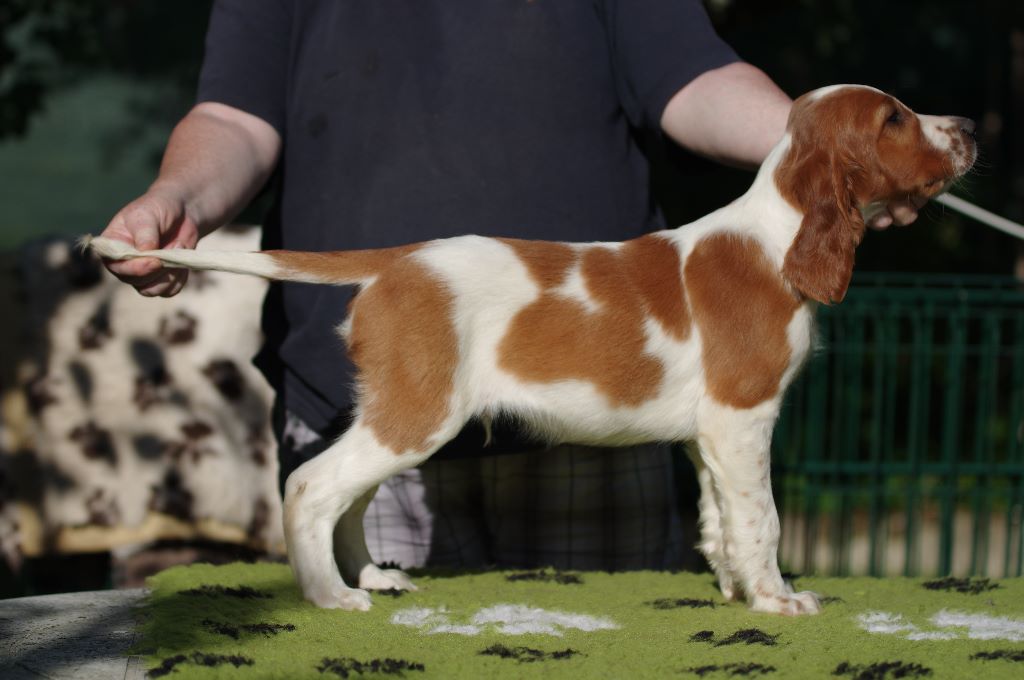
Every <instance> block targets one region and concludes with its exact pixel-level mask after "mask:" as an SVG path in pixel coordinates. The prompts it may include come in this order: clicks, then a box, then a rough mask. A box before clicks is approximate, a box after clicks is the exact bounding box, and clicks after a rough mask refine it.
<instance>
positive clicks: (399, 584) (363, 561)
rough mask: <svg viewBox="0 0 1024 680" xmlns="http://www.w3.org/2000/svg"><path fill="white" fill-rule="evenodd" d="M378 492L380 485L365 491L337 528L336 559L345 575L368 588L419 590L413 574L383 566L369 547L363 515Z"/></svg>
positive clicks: (335, 531)
mask: <svg viewBox="0 0 1024 680" xmlns="http://www.w3.org/2000/svg"><path fill="white" fill-rule="evenodd" d="M376 493H377V487H376V486H374V487H373V488H372V489H370V490H369V491H367V492H366V493H365V494H363V495H362V496H361V497H360V498H359V499H358V500H357V501H356V502H355V503H353V504H352V507H351V508H349V509H348V511H347V512H345V514H343V515H342V516H341V519H340V520H338V524H337V526H335V527H334V559H335V561H336V562H337V563H338V568H339V569H340V570H341V574H342V578H344V579H348V580H349V581H350V582H355V583H358V584H359V587H360V588H363V589H366V590H416V586H415V585H413V582H412V581H411V580H410V579H409V576H408V575H407V574H406V573H405V572H403V571H401V570H399V569H381V568H380V567H378V566H377V565H376V564H374V562H373V558H372V557H371V556H370V551H369V550H368V549H367V548H366V536H365V534H364V532H363V515H364V514H365V513H366V508H367V506H368V505H369V504H370V501H371V500H373V496H374V494H376Z"/></svg>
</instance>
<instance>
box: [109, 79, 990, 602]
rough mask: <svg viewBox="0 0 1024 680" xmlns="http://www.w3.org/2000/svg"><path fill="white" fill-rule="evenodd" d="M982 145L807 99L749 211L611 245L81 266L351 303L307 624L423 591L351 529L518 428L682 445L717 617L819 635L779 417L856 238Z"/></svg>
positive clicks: (307, 516)
mask: <svg viewBox="0 0 1024 680" xmlns="http://www.w3.org/2000/svg"><path fill="white" fill-rule="evenodd" d="M973 131H974V124H973V123H972V122H971V121H969V120H966V119H963V118H953V117H933V116H919V115H917V114H915V113H913V112H912V111H910V110H909V109H908V108H907V107H906V106H904V105H903V104H901V103H900V102H898V101H897V100H896V99H894V98H893V97H891V96H889V95H887V94H885V93H882V92H879V91H877V90H874V89H871V88H866V87H860V86H836V87H830V88H825V89H821V90H817V91H815V92H812V93H810V94H808V95H805V96H804V97H802V98H800V99H799V100H797V102H796V103H795V105H794V108H793V112H792V115H791V117H790V121H789V127H788V131H787V134H786V135H785V137H784V138H783V139H782V141H781V142H780V143H779V144H778V146H776V148H775V149H774V150H773V151H772V152H771V154H770V155H769V157H768V159H767V160H766V161H765V163H764V165H763V167H762V168H761V170H760V172H759V174H758V175H757V178H756V179H755V181H754V184H753V186H752V187H751V189H750V190H749V191H748V192H747V193H746V194H745V195H743V196H742V197H740V198H739V199H737V200H736V201H735V202H733V203H732V204H730V205H728V206H726V207H725V208H722V209H720V210H718V211H716V212H714V213H712V214H710V215H708V216H707V217H704V218H702V219H700V220H698V221H696V222H694V223H693V224H689V225H686V226H684V227H680V228H678V229H672V230H666V231H661V232H657V233H653V234H648V235H646V236H643V237H641V238H637V239H634V240H632V241H626V242H624V243H585V244H582V243H581V244H573V243H554V242H543V241H517V240H513V239H500V238H483V237H480V236H463V237H458V238H451V239H445V240H438V241H430V242H426V243H420V244H414V245H409V246H403V247H397V248H388V249H381V250H366V251H346V252H331V253H300V252H288V251H266V252H261V253H228V252H220V253H218V252H209V251H206V252H204V251H198V252H197V251H187V250H166V251H154V252H146V253H139V252H137V251H135V250H133V249H131V248H129V247H128V246H127V245H126V244H124V243H120V242H116V241H110V240H107V239H94V240H92V241H91V247H92V248H93V250H95V251H96V252H97V253H98V254H100V255H102V256H103V257H107V258H112V259H125V258H132V257H138V256H140V255H145V256H152V257H157V258H159V259H161V260H163V261H165V262H167V263H172V264H175V265H182V266H185V267H189V268H195V269H218V270H225V271H233V272H239V273H245V274H255V275H257V276H263V277H266V278H269V279H277V280H284V281H304V282H309V283H322V284H329V285H358V286H361V287H362V290H361V291H360V292H359V293H358V295H357V296H356V298H355V300H354V301H353V303H352V305H351V313H350V316H349V318H348V320H347V322H346V323H345V325H344V326H343V328H342V334H343V335H344V337H345V339H346V340H347V342H348V347H349V352H350V354H351V357H352V360H353V362H354V363H355V365H356V367H357V368H358V371H359V378H358V405H357V408H356V417H355V421H354V423H353V424H352V426H351V428H350V429H349V430H348V431H347V432H346V433H345V434H344V435H343V436H342V437H341V438H340V439H338V441H337V442H335V443H334V444H333V445H332V446H331V447H330V448H328V449H327V450H326V451H325V452H324V453H323V454H321V455H320V456H318V457H316V458H314V459H313V460H311V461H309V462H307V463H305V464H304V465H303V466H302V467H300V468H299V469H298V470H296V471H295V472H294V473H293V474H292V475H291V477H290V478H289V479H288V481H287V487H286V493H285V534H286V538H287V544H288V553H289V558H290V560H291V565H292V569H293V571H294V573H295V576H296V578H297V579H298V582H299V584H300V586H301V587H302V592H303V593H304V594H305V597H306V598H307V599H308V600H310V601H312V602H313V603H315V604H317V605H318V606H321V607H340V608H343V609H368V608H369V607H370V596H369V594H368V593H367V592H366V590H364V589H379V588H400V589H401V588H412V587H413V586H412V584H411V583H410V581H409V579H408V578H407V577H406V575H405V574H403V573H402V572H400V571H397V570H382V569H379V568H378V567H376V566H375V565H374V564H373V562H372V561H371V559H370V555H369V553H368V552H367V549H366V544H365V541H364V538H363V529H362V514H363V511H364V509H365V507H366V505H367V503H368V502H369V500H370V498H371V497H372V495H373V493H374V492H375V490H376V488H377V485H378V484H379V483H380V482H381V481H383V480H384V479H386V478H387V477H388V476H390V475H393V474H395V473H396V472H399V471H401V470H404V469H406V468H409V467H412V466H414V465H418V464H420V463H422V462H423V461H425V460H426V459H427V458H429V457H430V455H431V454H432V453H434V452H435V451H436V450H437V449H438V448H439V447H441V445H442V444H444V443H445V442H447V441H448V440H449V439H451V438H452V437H453V436H454V435H455V434H456V433H457V432H459V430H460V429H461V428H462V427H463V425H465V424H466V422H467V421H468V420H469V419H471V418H474V417H476V418H482V419H484V420H485V421H486V420H489V419H492V418H495V417H513V418H515V419H516V420H517V421H519V422H522V423H523V424H524V425H526V426H527V427H529V428H530V429H532V430H533V431H535V432H536V433H538V434H540V435H542V436H543V437H545V438H546V439H548V440H549V441H551V442H553V443H554V442H575V443H585V444H600V445H610V446H615V445H625V444H635V443H639V442H648V441H655V440H657V441H673V442H675V441H688V442H693V445H692V446H691V457H692V459H693V461H694V464H695V465H696V466H697V471H698V475H699V479H700V485H701V500H700V510H701V530H702V541H701V549H702V550H703V552H704V554H705V555H706V556H707V558H708V561H709V562H710V563H711V566H712V567H713V568H714V570H715V573H716V574H717V576H718V580H719V584H720V586H721V589H722V593H723V595H724V596H725V597H726V598H727V599H730V600H731V599H735V598H739V597H746V598H747V600H748V602H749V604H750V606H751V608H752V609H755V610H758V611H766V612H778V613H783V614H801V613H814V612H817V611H818V610H819V605H818V601H817V598H816V597H815V595H814V594H813V593H810V592H801V593H794V592H793V591H792V589H791V588H790V587H789V586H788V584H786V583H785V582H784V581H783V579H782V576H781V575H780V573H779V567H778V563H777V548H778V542H779V520H778V515H777V513H776V510H775V505H774V502H773V499H772V491H771V484H770V477H769V443H770V440H771V433H772V428H773V426H774V424H775V420H776V417H777V416H778V413H779V406H780V404H781V401H782V395H783V393H784V391H785V389H786V387H787V386H788V385H789V384H790V382H791V381H792V379H793V376H794V375H795V374H796V372H797V370H798V369H799V368H800V366H801V365H802V363H803V362H804V359H805V358H806V357H807V355H808V352H809V350H810V347H811V338H812V326H813V317H814V312H815V308H816V306H817V304H818V303H826V304H828V303H831V302H838V301H840V300H842V299H843V296H844V295H845V293H846V289H847V286H848V284H849V281H850V276H851V274H852V270H853V260H854V250H855V248H856V247H857V245H858V243H860V241H861V238H862V236H863V233H864V220H865V218H866V217H869V216H870V215H871V214H872V213H873V212H874V211H877V210H878V209H880V208H881V207H884V206H885V205H886V204H887V203H889V202H890V201H894V200H902V199H906V198H907V197H909V196H921V195H923V196H929V197H930V196H934V195H936V194H938V193H940V192H941V191H943V190H944V189H945V188H947V187H948V185H949V183H950V182H951V181H953V180H954V179H956V178H958V177H960V176H961V175H963V174H964V173H965V172H966V171H967V170H969V169H970V167H971V166H972V165H973V163H974V160H975V157H976V146H975V141H974V137H973ZM327 321H328V320H326V319H325V323H326V322H327ZM332 547H333V549H332ZM339 572H340V573H339ZM343 575H344V578H343ZM346 579H349V582H352V581H351V579H358V584H359V589H357V588H351V587H349V586H348V585H346Z"/></svg>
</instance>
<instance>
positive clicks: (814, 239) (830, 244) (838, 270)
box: [782, 153, 864, 304]
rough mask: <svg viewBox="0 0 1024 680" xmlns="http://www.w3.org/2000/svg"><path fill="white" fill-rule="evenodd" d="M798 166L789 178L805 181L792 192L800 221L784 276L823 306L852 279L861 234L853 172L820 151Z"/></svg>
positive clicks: (839, 296) (837, 299) (840, 297)
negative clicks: (800, 211)
mask: <svg viewBox="0 0 1024 680" xmlns="http://www.w3.org/2000/svg"><path fill="white" fill-rule="evenodd" d="M801 166H802V167H800V168H799V169H796V170H795V171H794V172H793V173H792V175H791V177H790V179H791V181H797V182H800V181H801V179H802V180H803V181H802V182H801V183H800V184H799V185H794V186H793V189H794V190H795V191H794V193H795V194H796V195H797V197H798V202H799V203H800V205H801V208H802V210H803V212H804V217H803V221H802V222H801V224H800V230H799V231H798V232H797V235H796V238H795V239H794V240H793V244H792V245H791V246H790V248H789V252H787V253H786V259H785V261H784V262H783V266H782V274H783V276H784V277H785V278H786V279H787V280H788V281H789V283H790V284H791V285H792V286H793V287H794V288H795V289H796V290H797V291H799V292H800V293H801V294H802V295H804V296H806V297H808V298H812V299H814V300H817V301H818V302H822V303H824V304H831V303H833V302H842V300H843V298H844V297H845V296H846V289H847V288H848V287H849V285H850V278H851V277H852V276H853V258H854V251H855V250H856V249H857V245H858V244H859V243H860V241H861V239H862V238H863V236H864V219H863V217H862V216H861V212H860V209H859V208H858V207H857V204H856V198H855V194H854V186H853V184H854V176H855V174H856V173H857V168H856V167H855V166H854V165H852V164H851V163H850V162H848V161H846V160H845V159H842V158H840V157H837V155H827V154H824V153H820V154H814V155H813V156H811V157H810V158H807V159H805V160H804V162H803V163H802V164H801ZM798 178H800V179H798Z"/></svg>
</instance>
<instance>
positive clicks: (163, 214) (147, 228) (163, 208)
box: [101, 190, 199, 297]
mask: <svg viewBox="0 0 1024 680" xmlns="http://www.w3.org/2000/svg"><path fill="white" fill-rule="evenodd" d="M101 236H105V237H106V238H112V239H116V240H118V241H124V242H125V243H128V244H131V245H132V246H133V247H134V248H136V249H137V250H157V249H162V248H195V247H196V243H198V242H199V229H198V227H197V226H196V224H195V222H194V221H193V220H192V219H191V218H189V216H188V213H187V211H186V209H185V202H184V201H183V200H180V199H178V198H176V197H175V196H173V195H171V194H165V193H161V192H158V191H154V190H150V191H149V192H147V193H146V194H144V195H142V196H140V197H139V198H137V199H135V200H134V201H132V202H131V203H129V204H128V205H126V206H125V207H124V208H122V209H121V210H120V211H119V212H118V213H117V214H116V215H114V219H112V220H111V221H110V224H108V225H107V228H106V229H104V230H103V233H102V234H101ZM104 265H105V266H106V268H107V269H109V270H110V272H111V273H112V274H113V275H114V276H116V277H117V278H119V279H121V280H122V281H124V282H125V283H128V284H131V285H132V286H134V287H135V289H136V290H137V291H139V293H140V294H142V295H145V296H147V297H157V296H159V297H171V296H172V295H177V294H178V293H179V292H180V291H181V289H182V288H183V287H184V286H185V281H186V280H187V279H188V270H186V269H180V268H173V267H170V268H168V267H164V266H162V264H161V262H160V260H157V259H156V258H152V257H142V258H137V259H134V260H125V261H123V262H115V261H111V260H107V261H104Z"/></svg>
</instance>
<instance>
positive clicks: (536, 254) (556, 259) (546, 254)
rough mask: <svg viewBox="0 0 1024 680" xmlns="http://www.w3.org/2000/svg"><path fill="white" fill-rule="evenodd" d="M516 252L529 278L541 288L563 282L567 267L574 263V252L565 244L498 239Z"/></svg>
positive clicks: (553, 286) (555, 285)
mask: <svg viewBox="0 0 1024 680" xmlns="http://www.w3.org/2000/svg"><path fill="white" fill-rule="evenodd" d="M498 240H499V241H501V242H502V243H504V244H505V245H507V246H509V247H510V248H512V249H513V250H514V251H516V255H517V256H518V257H519V259H520V260H522V261H523V263H524V264H525V265H526V267H527V269H529V270H530V276H531V277H532V278H533V280H534V281H536V282H537V283H538V284H539V285H540V287H541V288H545V289H546V288H556V287H558V286H560V285H562V283H564V282H565V277H566V275H567V274H568V273H569V267H571V266H572V264H573V262H575V261H576V251H575V250H573V248H572V246H570V245H568V244H566V243H557V242H552V241H524V240H521V239H514V238H500V239H498Z"/></svg>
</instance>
